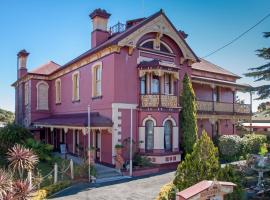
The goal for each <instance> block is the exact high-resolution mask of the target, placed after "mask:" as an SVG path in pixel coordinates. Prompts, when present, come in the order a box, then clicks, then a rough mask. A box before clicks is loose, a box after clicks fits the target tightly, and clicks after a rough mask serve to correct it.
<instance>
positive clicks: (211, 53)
mask: <svg viewBox="0 0 270 200" xmlns="http://www.w3.org/2000/svg"><path fill="white" fill-rule="evenodd" d="M268 17H270V13H269V14H267V15H266V16H265V17H264V18H262V19H261V20H260V21H258V22H257V23H256V24H255V25H253V26H252V27H250V28H249V29H248V30H246V31H245V32H243V33H242V34H240V35H239V36H237V37H236V38H234V39H233V40H232V41H230V42H228V43H227V44H225V45H224V46H222V47H220V48H218V49H216V50H214V51H212V52H210V53H209V54H207V55H205V56H204V57H202V58H206V57H209V56H211V55H213V54H215V53H217V52H218V51H220V50H222V49H224V48H225V47H227V46H229V45H231V44H232V43H234V42H235V41H237V40H238V39H240V38H241V37H243V36H244V35H245V34H246V33H248V32H249V31H251V30H252V29H253V28H255V27H256V26H258V25H259V24H260V23H262V22H263V21H264V20H266V19H267V18H268Z"/></svg>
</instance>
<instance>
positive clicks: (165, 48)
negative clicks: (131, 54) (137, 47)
mask: <svg viewBox="0 0 270 200" xmlns="http://www.w3.org/2000/svg"><path fill="white" fill-rule="evenodd" d="M141 47H143V48H146V49H154V50H157V51H162V52H165V53H173V51H172V49H171V48H170V47H169V45H167V44H166V43H165V42H163V41H160V42H158V43H157V41H156V40H154V39H149V40H146V41H144V42H142V44H141Z"/></svg>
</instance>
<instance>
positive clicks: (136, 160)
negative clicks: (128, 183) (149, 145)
mask: <svg viewBox="0 0 270 200" xmlns="http://www.w3.org/2000/svg"><path fill="white" fill-rule="evenodd" d="M133 166H140V167H150V166H153V163H152V162H151V161H150V159H149V158H147V157H145V156H141V155H140V154H138V153H136V154H135V155H134V157H133Z"/></svg>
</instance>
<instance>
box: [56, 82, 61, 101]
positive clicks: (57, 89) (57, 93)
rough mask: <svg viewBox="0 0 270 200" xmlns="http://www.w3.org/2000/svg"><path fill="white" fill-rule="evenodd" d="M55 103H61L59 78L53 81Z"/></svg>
mask: <svg viewBox="0 0 270 200" xmlns="http://www.w3.org/2000/svg"><path fill="white" fill-rule="evenodd" d="M55 103H61V80H60V79H57V80H56V81H55Z"/></svg>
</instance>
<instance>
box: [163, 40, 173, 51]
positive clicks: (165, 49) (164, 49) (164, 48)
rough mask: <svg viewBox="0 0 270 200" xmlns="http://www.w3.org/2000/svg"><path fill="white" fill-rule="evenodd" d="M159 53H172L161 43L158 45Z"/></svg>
mask: <svg viewBox="0 0 270 200" xmlns="http://www.w3.org/2000/svg"><path fill="white" fill-rule="evenodd" d="M160 51H163V52H165V53H172V52H171V50H170V49H169V48H168V47H167V46H166V45H165V44H164V43H163V42H161V43H160Z"/></svg>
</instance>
